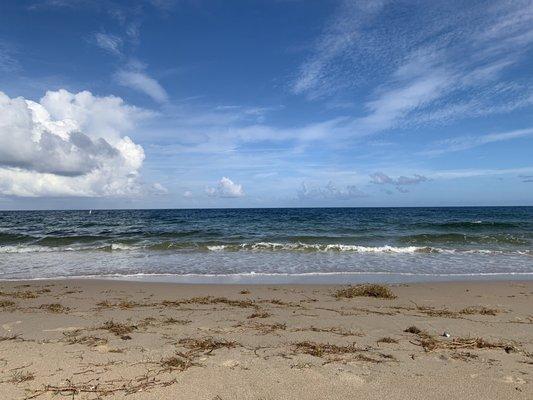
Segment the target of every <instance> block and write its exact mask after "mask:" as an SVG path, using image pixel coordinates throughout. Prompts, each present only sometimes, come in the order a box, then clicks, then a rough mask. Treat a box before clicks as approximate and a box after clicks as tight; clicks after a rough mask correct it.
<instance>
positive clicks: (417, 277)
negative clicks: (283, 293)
mask: <svg viewBox="0 0 533 400" xmlns="http://www.w3.org/2000/svg"><path fill="white" fill-rule="evenodd" d="M92 280H94V281H112V282H147V283H150V282H152V283H153V282H161V283H173V284H196V285H198V284H200V285H201V284H206V285H350V284H361V283H382V284H392V285H394V284H402V283H409V284H423V283H428V284H430V283H437V282H449V283H460V282H515V281H530V280H533V272H512V273H504V272H502V273H499V272H498V273H485V274H477V273H471V274H469V273H465V274H417V273H390V272H380V273H376V272H371V273H366V272H311V273H301V274H288V273H286V274H285V273H240V274H158V273H154V274H150V273H147V274H145V273H139V274H131V275H120V274H109V275H81V276H58V277H42V278H33V279H24V278H21V279H18V278H17V279H1V278H0V283H2V282H44V281H92Z"/></svg>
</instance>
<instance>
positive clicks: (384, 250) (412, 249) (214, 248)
mask: <svg viewBox="0 0 533 400" xmlns="http://www.w3.org/2000/svg"><path fill="white" fill-rule="evenodd" d="M71 251H78V252H86V251H103V252H115V251H117V252H127V251H156V252H158V251H159V252H166V251H176V252H179V251H200V252H242V251H250V252H303V253H345V252H348V253H350V252H351V253H370V254H515V255H521V256H533V250H531V249H521V250H510V249H507V250H502V249H483V248H481V249H468V248H442V247H435V246H391V245H383V246H361V245H350V244H340V243H335V244H323V243H314V244H313V243H301V242H286V243H278V242H255V243H216V242H215V243H191V242H184V243H181V242H170V241H165V242H159V243H147V242H137V243H124V242H114V243H101V242H96V243H90V244H85V245H74V244H72V245H63V246H50V245H46V246H43V245H40V244H33V243H32V244H17V245H7V246H0V254H2V253H4V254H9V253H41V252H43V253H50V252H71Z"/></svg>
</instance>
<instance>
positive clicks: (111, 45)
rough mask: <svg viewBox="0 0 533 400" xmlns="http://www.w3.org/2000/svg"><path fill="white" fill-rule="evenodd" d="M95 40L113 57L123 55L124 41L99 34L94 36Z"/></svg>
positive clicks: (106, 34) (113, 36) (112, 36)
mask: <svg viewBox="0 0 533 400" xmlns="http://www.w3.org/2000/svg"><path fill="white" fill-rule="evenodd" d="M94 40H95V42H96V44H97V46H98V47H100V48H101V49H103V50H106V51H108V52H110V53H111V54H113V55H116V56H120V55H122V51H121V48H122V39H121V38H119V37H118V36H115V35H111V34H108V33H102V32H98V33H95V34H94Z"/></svg>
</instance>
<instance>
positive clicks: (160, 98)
mask: <svg viewBox="0 0 533 400" xmlns="http://www.w3.org/2000/svg"><path fill="white" fill-rule="evenodd" d="M115 78H116V79H117V82H118V83H119V84H121V85H123V86H127V87H129V88H131V89H134V90H138V91H140V92H142V93H144V94H146V95H148V96H150V97H151V98H152V99H154V100H155V101H157V102H159V103H164V102H166V101H167V100H168V95H167V92H166V91H165V89H164V88H163V87H162V86H161V85H160V84H159V82H158V81H156V80H155V79H154V78H152V77H150V76H148V75H147V74H146V73H144V72H142V71H128V70H120V71H118V72H117V73H116V74H115Z"/></svg>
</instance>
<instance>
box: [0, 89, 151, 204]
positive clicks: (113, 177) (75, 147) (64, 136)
mask: <svg viewBox="0 0 533 400" xmlns="http://www.w3.org/2000/svg"><path fill="white" fill-rule="evenodd" d="M143 115H146V113H145V112H143V111H142V110H140V109H137V108H135V107H132V106H129V105H126V104H124V102H123V101H122V99H120V98H118V97H114V96H107V97H98V96H94V95H93V94H92V93H90V92H87V91H84V92H80V93H77V94H74V93H70V92H68V91H66V90H59V91H55V92H47V93H46V95H45V96H44V97H43V98H42V99H41V100H40V101H39V103H37V102H34V101H31V100H27V99H24V98H22V97H17V98H10V97H9V96H7V95H6V94H4V93H2V92H0V194H3V195H11V196H127V195H134V194H137V193H138V192H139V191H140V187H141V186H140V184H139V169H140V168H141V166H142V163H143V160H144V151H143V149H142V147H141V146H139V145H137V144H135V143H134V142H133V141H132V140H131V139H130V138H129V137H128V136H125V133H127V132H128V131H130V130H131V129H132V128H133V127H134V124H135V121H136V120H137V119H138V118H140V117H142V116H143Z"/></svg>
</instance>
